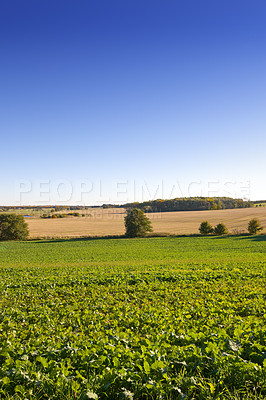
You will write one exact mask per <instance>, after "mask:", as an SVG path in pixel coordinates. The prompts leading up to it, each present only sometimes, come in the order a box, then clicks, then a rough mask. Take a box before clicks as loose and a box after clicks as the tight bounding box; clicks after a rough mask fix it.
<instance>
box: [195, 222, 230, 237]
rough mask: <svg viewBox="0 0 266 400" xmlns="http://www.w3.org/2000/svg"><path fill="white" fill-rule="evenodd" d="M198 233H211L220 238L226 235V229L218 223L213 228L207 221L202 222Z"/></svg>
mask: <svg viewBox="0 0 266 400" xmlns="http://www.w3.org/2000/svg"><path fill="white" fill-rule="evenodd" d="M199 231H200V233H201V234H202V235H209V234H210V233H213V234H214V235H217V236H221V235H227V234H228V229H227V227H226V226H225V225H224V224H223V223H220V224H218V225H216V226H215V227H214V228H213V227H212V226H211V224H210V223H209V222H208V221H203V222H202V223H201V224H200V227H199Z"/></svg>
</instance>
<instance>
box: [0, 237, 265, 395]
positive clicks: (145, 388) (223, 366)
mask: <svg viewBox="0 0 266 400" xmlns="http://www.w3.org/2000/svg"><path fill="white" fill-rule="evenodd" d="M0 266H1V278H0V290H1V299H0V301H1V309H0V398H2V399H21V400H26V399H28V400H31V399H55V400H63V399H70V400H73V399H132V400H134V399H141V400H144V399H162V400H164V399H173V400H174V399H177V400H178V399H202V400H207V399H220V400H222V399H265V398H266V285H265V277H266V236H254V237H249V236H243V237H206V238H205V237H183V238H182V237H180V238H146V239H98V240H81V239H79V240H78V239H77V240H65V241H50V242H49V241H32V242H21V243H19V242H10V243H7V242H5V243H3V242H2V243H0Z"/></svg>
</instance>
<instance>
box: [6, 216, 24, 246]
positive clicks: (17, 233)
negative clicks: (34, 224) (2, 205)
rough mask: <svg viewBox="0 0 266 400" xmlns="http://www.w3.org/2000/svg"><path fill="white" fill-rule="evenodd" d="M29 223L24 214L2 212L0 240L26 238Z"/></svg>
mask: <svg viewBox="0 0 266 400" xmlns="http://www.w3.org/2000/svg"><path fill="white" fill-rule="evenodd" d="M28 236H29V229H28V224H27V223H26V222H25V221H24V217H23V216H22V215H16V214H0V240H26V239H27V238H28Z"/></svg>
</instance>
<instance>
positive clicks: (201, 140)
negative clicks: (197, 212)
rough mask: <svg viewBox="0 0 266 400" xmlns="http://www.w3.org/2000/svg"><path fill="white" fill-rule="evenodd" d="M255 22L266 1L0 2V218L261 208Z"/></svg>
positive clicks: (261, 51) (265, 127)
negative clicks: (149, 204)
mask: <svg viewBox="0 0 266 400" xmlns="http://www.w3.org/2000/svg"><path fill="white" fill-rule="evenodd" d="M265 22H266V2H265V0H254V1H251V0H249V1H246V0H223V1H221V0H220V1H214V0H201V1H198V0H182V1H178V0H164V1H163V0H161V1H157V0H153V1H149V0H119V1H118V0H97V1H92V0H75V1H74V0H72V1H70V0H64V1H62V0H23V1H22V0H8V1H2V2H1V3H0V57H1V58H0V73H1V74H0V76H1V88H0V135H1V142H0V145H1V170H0V204H19V203H21V204H40V203H42V204H45V203H47V204H51V203H64V202H65V203H73V204H78V203H80V204H85V203H86V204H100V203H102V202H108V201H110V202H124V201H132V200H139V201H141V200H143V199H148V198H154V197H155V198H160V197H165V198H167V197H179V196H181V195H184V196H185V195H189V194H190V195H201V194H202V195H206V196H207V195H215V194H216V195H225V194H228V195H232V196H233V195H234V194H235V195H236V196H240V197H251V198H252V199H262V198H264V199H266V177H265V167H266V157H265V154H266V23H265ZM82 182H83V183H82ZM100 186H101V188H100ZM229 188H230V189H229ZM228 189H229V190H228ZM226 190H227V192H226ZM71 191H72V192H71ZM86 191H87V192H88V193H85V192H86ZM70 192H71V193H70Z"/></svg>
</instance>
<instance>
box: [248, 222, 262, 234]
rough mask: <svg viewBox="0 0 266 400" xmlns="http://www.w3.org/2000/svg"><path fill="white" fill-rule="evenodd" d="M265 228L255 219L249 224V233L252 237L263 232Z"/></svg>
mask: <svg viewBox="0 0 266 400" xmlns="http://www.w3.org/2000/svg"><path fill="white" fill-rule="evenodd" d="M262 229H263V227H262V226H261V224H260V221H259V220H258V219H257V218H253V219H251V220H250V221H249V223H248V231H249V233H250V234H251V235H256V233H258V232H260V231H262Z"/></svg>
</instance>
